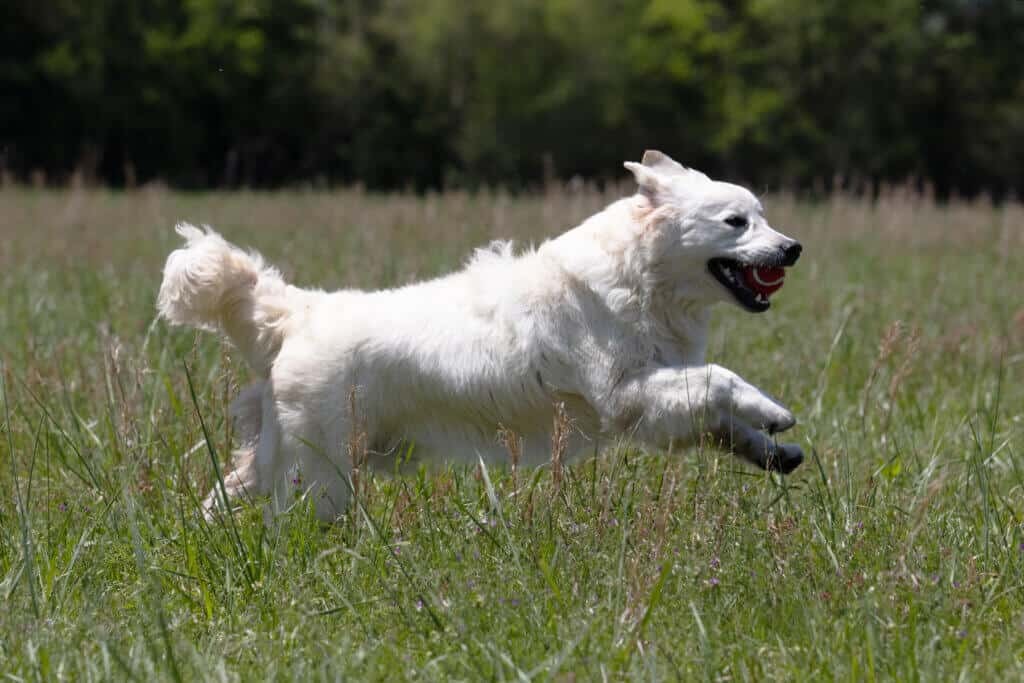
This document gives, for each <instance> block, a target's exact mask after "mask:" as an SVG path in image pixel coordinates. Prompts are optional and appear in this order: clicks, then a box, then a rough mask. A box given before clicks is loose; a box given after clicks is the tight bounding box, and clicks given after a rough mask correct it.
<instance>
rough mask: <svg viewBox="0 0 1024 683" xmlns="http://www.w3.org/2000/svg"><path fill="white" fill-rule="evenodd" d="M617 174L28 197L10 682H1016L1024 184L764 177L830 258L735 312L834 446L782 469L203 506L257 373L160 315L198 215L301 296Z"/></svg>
mask: <svg viewBox="0 0 1024 683" xmlns="http://www.w3.org/2000/svg"><path fill="white" fill-rule="evenodd" d="M615 195H616V193H615V192H612V191H609V192H608V193H605V194H603V195H602V194H600V193H598V192H596V191H593V190H587V191H583V192H577V193H570V192H563V191H552V192H550V193H548V194H545V195H543V196H537V197H527V198H514V197H509V196H505V195H501V194H484V195H476V196H474V195H466V194H453V195H444V196H430V197H425V198H418V197H413V196H373V195H369V196H368V195H363V194H360V193H356V192H339V193H331V194H322V193H319V194H318V193H303V192H286V193H275V194H210V195H183V194H174V193H168V192H164V191H160V190H146V191H140V192H138V193H133V194H114V193H106V192H91V191H85V192H83V191H78V192H71V191H68V192H59V193H58V192H33V191H27V190H5V191H3V192H0V238H2V239H0V284H2V288H3V289H2V291H3V293H4V303H3V305H2V306H0V361H2V364H3V365H2V375H0V376H2V386H0V388H2V391H0V394H2V404H0V420H2V424H3V427H4V429H3V432H2V433H0V456H2V458H0V484H2V488H3V497H2V499H0V598H2V599H3V604H4V606H5V608H4V609H3V610H0V636H2V637H0V672H2V673H5V674H9V675H11V676H13V677H15V678H23V679H33V678H44V679H50V678H65V679H69V680H89V679H95V680H101V679H102V680H108V679H111V678H113V679H135V680H147V679H150V680H152V679H160V680H164V679H170V680H175V679H180V680H195V679H197V678H209V679H218V680H219V679H225V680H238V679H245V680H249V679H255V678H259V679H264V678H267V679H282V678H283V679H300V680H313V679H330V680H335V679H338V678H341V677H353V678H359V679H387V680H393V679H396V678H424V679H428V680H437V679H449V678H456V679H463V680H487V679H511V678H519V679H522V678H524V677H525V678H543V679H547V678H551V677H554V678H557V679H559V680H572V676H575V678H576V679H577V680H600V679H605V678H608V679H615V678H620V679H621V678H627V677H628V678H641V679H652V680H661V679H672V678H678V679H684V680H692V679H702V678H706V679H719V680H741V679H742V680H762V679H765V678H770V677H779V678H796V679H842V680H868V679H872V678H885V679H893V678H895V679H903V680H913V679H927V680H934V679H948V678H954V677H960V676H963V677H967V678H973V679H977V680H994V679H1006V678H1016V677H1019V676H1020V674H1021V669H1022V668H1024V667H1022V664H1021V662H1022V657H1024V631H1022V629H1024V595H1022V585H1024V583H1022V580H1024V528H1022V514H1024V504H1022V492H1024V489H1022V484H1024V472H1022V466H1021V465H1020V463H1019V455H1020V451H1021V422H1020V421H1021V415H1022V412H1024V408H1022V406H1024V389H1022V388H1021V362H1022V360H1024V303H1022V302H1021V300H1020V292H1022V291H1024V286H1022V285H1024V278H1022V276H1021V270H1022V267H1024V249H1022V246H1024V244H1022V242H1024V237H1022V234H1021V232H1020V231H1019V226H1020V225H1021V223H1022V220H1021V219H1022V218H1024V211H1022V209H1021V208H1020V207H1019V206H1016V205H1012V206H1009V207H1005V208H993V207H990V206H985V205H973V206H972V205H967V204H954V205H951V206H936V205H933V204H931V203H930V202H927V201H923V200H916V199H914V198H912V197H909V196H902V195H900V194H899V193H893V194H891V195H887V196H885V197H883V198H882V199H881V200H880V201H879V202H877V203H876V204H869V203H867V202H864V201H860V200H853V199H848V198H841V197H840V198H836V199H834V200H832V201H829V202H824V203H818V204H808V203H802V202H798V201H795V200H793V199H792V198H789V197H785V196H776V197H768V198H766V200H765V204H766V206H767V209H768V214H769V218H770V220H771V221H772V223H773V224H774V225H775V226H776V227H778V228H780V229H782V230H784V231H785V232H787V233H788V234H791V235H793V236H794V237H798V238H799V239H800V240H801V241H802V242H803V243H804V245H805V251H804V256H803V258H802V260H801V263H800V265H799V266H798V267H797V268H796V269H794V270H793V271H792V272H791V274H790V276H789V277H788V278H787V284H786V287H785V289H784V290H783V291H782V292H781V293H780V294H779V295H778V297H777V300H778V303H777V304H776V305H775V306H773V310H772V311H771V312H770V313H769V314H767V315H765V316H750V315H745V314H742V313H740V312H739V311H738V310H735V309H730V308H725V307H722V308H721V309H720V310H719V311H718V312H717V313H716V324H715V328H714V333H713V337H712V341H711V348H710V355H711V356H712V359H713V360H714V361H716V362H720V363H722V364H724V365H726V366H727V367H730V368H731V369H734V370H736V371H737V372H739V373H740V374H741V375H743V376H744V377H746V378H747V379H749V380H750V381H752V382H754V383H755V384H757V385H759V386H761V387H763V388H764V389H766V390H767V391H769V392H771V393H773V394H775V395H777V396H779V397H780V398H781V399H783V400H784V401H785V402H786V403H787V404H788V405H789V406H790V407H791V408H792V409H793V410H794V412H795V413H796V414H797V416H798V418H799V420H800V424H799V425H798V426H797V428H796V429H795V430H794V431H793V433H792V436H791V437H787V438H792V439H795V440H797V441H799V442H800V443H801V444H803V446H804V447H805V450H806V451H807V452H808V453H809V454H810V457H809V459H808V462H806V463H805V464H804V466H803V467H802V468H801V469H800V470H798V471H797V473H796V474H794V475H793V476H790V477H789V478H787V479H785V480H783V479H779V478H776V477H771V476H766V475H764V474H763V473H760V472H756V471H754V470H752V469H750V468H748V467H747V466H745V465H743V464H742V463H740V462H738V461H735V460H732V459H730V458H728V457H726V456H723V455H721V454H719V453H717V452H713V451H706V450H701V449H694V450H690V451H686V452H683V453H670V454H665V453H644V452H640V451H637V450H635V449H630V448H628V447H626V446H623V447H619V448H615V449H611V450H609V451H608V452H605V453H603V454H600V455H598V456H597V457H590V458H584V459H582V460H578V461H576V462H575V463H573V464H572V465H571V466H570V467H567V468H566V470H565V472H564V476H563V477H562V479H561V480H560V481H558V482H555V481H554V478H553V476H552V475H553V473H552V470H551V468H548V467H545V468H540V469H536V470H519V471H518V472H516V475H515V477H514V478H513V476H512V474H511V471H510V468H509V467H508V466H502V465H491V466H489V467H488V468H487V469H482V468H453V469H448V470H442V471H440V472H426V471H420V472H418V473H416V474H413V475H405V476H401V477H398V478H392V477H388V476H383V475H382V474H380V473H378V475H377V476H375V477H373V478H372V479H371V480H369V481H368V482H367V481H364V482H362V486H361V494H360V498H359V500H360V504H359V505H357V506H355V507H354V508H353V509H352V511H351V513H350V514H349V515H348V516H347V517H346V518H345V519H344V520H343V521H342V522H341V523H340V524H338V525H336V526H333V527H330V528H325V527H322V526H320V525H319V524H318V523H317V522H316V521H315V518H314V517H313V515H312V513H311V510H310V509H309V506H308V505H307V504H306V503H307V501H305V500H304V499H303V497H302V495H301V493H302V491H301V486H297V487H296V491H295V495H294V497H293V498H292V499H290V500H286V501H276V503H277V505H279V506H281V507H285V508H287V512H285V513H283V514H281V515H279V516H277V517H273V518H270V517H265V515H264V513H263V510H262V509H260V508H258V507H253V508H249V509H247V510H245V511H244V512H243V513H242V514H240V515H239V516H237V517H236V518H234V519H233V520H224V519H221V520H218V521H217V522H213V523H207V522H205V521H203V519H202V517H201V515H199V514H198V501H199V500H200V499H201V498H202V497H203V496H204V495H205V494H206V493H207V491H208V490H209V489H210V488H211V486H212V484H213V482H214V479H215V475H214V467H213V462H214V461H216V462H218V463H223V462H224V461H225V460H226V459H227V457H228V454H229V452H230V425H228V424H227V423H226V415H227V409H226V407H227V402H228V400H229V399H230V397H231V396H232V395H233V393H234V392H235V391H237V388H238V386H239V385H241V384H244V382H245V381H246V371H245V369H244V368H243V367H242V366H241V365H240V363H239V361H238V359H237V358H235V355H234V354H233V353H232V351H231V349H230V348H229V347H227V346H225V345H223V344H222V343H221V342H220V341H219V340H217V339H216V338H215V337H213V336H211V335H198V336H197V335H194V334H192V333H190V332H187V331H180V330H169V329H168V328H167V327H166V326H164V325H163V324H162V323H154V309H153V300H154V297H155V292H156V288H157V286H158V284H159V280H160V268H161V266H162V262H163V258H164V257H165V256H166V254H167V252H168V251H169V249H171V248H172V246H173V244H174V243H175V241H176V239H175V236H174V235H173V231H172V229H171V228H172V226H173V223H174V222H175V221H177V220H182V219H187V220H190V221H194V222H197V223H203V222H208V223H211V224H213V225H215V226H216V227H217V228H218V229H219V230H221V231H222V232H224V233H225V235H226V236H228V237H229V238H230V239H232V240H233V241H235V242H237V243H240V244H243V245H247V246H253V247H256V248H258V249H260V250H261V251H262V252H263V253H264V254H265V255H266V256H267V257H268V259H269V260H271V261H272V262H274V263H275V264H277V265H279V266H281V268H282V269H283V271H284V272H285V274H286V275H287V277H288V278H289V279H290V280H292V281H294V282H296V283H298V284H303V285H316V286H325V287H340V286H362V287H376V286H386V285H391V284H399V283H404V282H407V281H409V280H412V279H416V278H423V277H429V276H432V275H435V274H439V273H442V272H445V271H446V270H449V269H451V268H454V267H457V265H458V264H459V263H460V262H461V261H462V260H463V259H464V258H465V257H466V255H467V254H468V253H469V250H470V249H471V248H472V247H474V246H478V245H480V244H483V243H486V242H487V241H489V240H491V239H495V238H499V237H516V238H518V239H519V240H520V241H521V242H523V243H529V242H531V241H533V242H537V241H539V240H541V239H543V238H544V237H545V236H548V235H552V234H555V233H557V232H560V231H562V230H564V229H566V228H568V227H571V226H572V225H574V224H576V223H577V222H578V221H579V220H581V219H582V218H584V217H586V216H587V215H589V214H590V213H592V212H594V211H595V210H597V209H599V208H600V207H601V206H602V205H603V204H604V203H606V202H607V201H609V200H610V199H611V198H613V197H614V196H615ZM189 376H191V380H192V386H193V387H194V390H195V400H193V398H192V394H191V391H190V388H189V381H188V377H189ZM200 417H201V418H202V424H203V425H205V427H206V430H207V433H208V435H209V440H207V439H206V438H205V437H204V435H203V429H202V427H201V422H200ZM496 438H498V435H496ZM391 467H392V466H391V465H389V464H387V463H384V464H382V465H379V467H378V470H379V472H380V471H383V472H389V471H390V470H391Z"/></svg>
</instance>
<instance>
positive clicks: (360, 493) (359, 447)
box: [348, 386, 369, 504]
mask: <svg viewBox="0 0 1024 683" xmlns="http://www.w3.org/2000/svg"><path fill="white" fill-rule="evenodd" d="M357 394H358V390H357V388H356V387H355V386H353V387H352V390H351V391H349V394H348V406H349V421H350V425H351V429H350V430H349V438H348V457H349V460H350V462H351V463H352V471H351V475H350V478H351V479H352V498H353V503H355V502H357V501H359V500H362V502H363V503H364V504H365V503H366V502H368V501H367V500H366V497H365V493H366V491H365V490H364V489H366V484H365V482H362V473H363V468H365V467H366V459H367V456H368V454H369V449H368V447H367V446H368V444H367V439H368V434H367V431H366V424H365V421H364V420H362V419H361V418H360V417H359V412H358V410H357V401H356V397H357Z"/></svg>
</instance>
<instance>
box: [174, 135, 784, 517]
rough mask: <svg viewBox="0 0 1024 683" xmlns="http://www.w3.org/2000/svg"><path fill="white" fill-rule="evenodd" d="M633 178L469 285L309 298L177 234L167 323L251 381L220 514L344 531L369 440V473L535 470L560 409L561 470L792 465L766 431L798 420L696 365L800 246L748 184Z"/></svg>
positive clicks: (491, 255)
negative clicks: (217, 340)
mask: <svg viewBox="0 0 1024 683" xmlns="http://www.w3.org/2000/svg"><path fill="white" fill-rule="evenodd" d="M625 166H626V168H627V169H628V170H629V171H630V172H632V174H633V176H634V177H635V178H636V181H637V184H638V191H637V193H636V194H635V195H633V196H630V197H627V198H625V199H621V200H619V201H617V202H615V203H613V204H611V205H610V206H608V207H607V208H606V209H604V210H603V211H601V212H600V213H598V214H596V215H594V216H592V217H590V218H589V219H587V220H586V221H584V222H583V223H582V224H581V225H579V226H578V227H576V228H573V229H572V230H569V231H568V232H566V233H564V234H562V235H560V236H559V237H557V238H554V239H551V240H549V241H546V242H544V243H543V244H541V246H540V247H539V248H536V249H531V250H528V251H525V252H523V253H518V254H517V253H515V252H514V251H513V249H512V247H511V245H510V244H509V243H504V242H496V243H494V244H492V245H491V246H489V247H487V248H485V249H480V250H477V251H476V252H475V254H474V255H473V256H472V257H471V258H470V259H469V261H468V262H467V264H466V265H465V267H464V268H462V269H461V270H459V271H458V272H455V273H452V274H450V275H447V276H445V277H441V278H438V279H435V280H431V281H428V282H422V283H418V284H414V285H409V286H406V287H400V288H397V289H389V290H383V291H374V292H367V291H359V290H342V291H338V292H323V291H318V290H312V289H300V288H298V287H294V286H292V285H289V284H287V283H285V282H284V280H283V279H282V277H281V275H280V273H279V272H278V271H277V270H275V269H274V268H272V267H270V266H268V265H266V264H265V263H264V261H263V259H262V258H261V257H260V256H259V255H258V254H256V253H251V252H246V251H243V250H241V249H239V248H237V247H235V246H233V245H231V244H229V243H228V242H226V241H225V240H224V239H223V238H222V237H221V236H220V235H218V234H217V233H215V232H213V231H212V230H210V229H209V228H206V229H205V230H200V229H199V228H196V227H193V226H191V225H187V224H181V225H178V227H177V231H178V233H179V234H180V235H181V236H182V237H183V238H184V239H185V241H186V244H185V246H184V247H183V248H181V249H178V250H176V251H174V252H172V253H171V255H170V256H169V257H168V259H167V263H166V266H165V267H164V273H163V284H162V285H161V287H160V293H159V297H158V309H159V312H160V314H161V316H162V317H164V318H165V319H166V320H168V321H169V322H171V323H173V324H176V325H191V326H194V327H198V328H201V329H206V330H217V331H220V332H222V333H223V334H225V335H227V337H228V338H229V339H230V340H231V341H232V342H233V344H234V345H235V346H236V347H237V348H238V350H239V352H240V353H241V354H242V355H243V356H244V357H245V359H246V361H247V362H248V364H249V365H250V366H251V367H252V370H253V371H254V373H255V374H256V375H258V377H259V380H258V381H257V382H256V383H255V384H253V385H251V386H249V387H248V388H246V389H244V390H243V391H242V393H241V395H240V396H239V397H238V399H237V400H236V401H235V402H234V404H233V413H234V415H235V416H236V424H237V425H238V428H239V431H240V433H241V434H242V435H243V437H245V439H246V443H247V444H248V447H247V448H246V449H243V451H241V453H240V456H239V461H238V462H237V463H236V468H235V469H234V471H232V472H231V473H230V474H229V475H227V476H226V477H225V479H224V485H225V486H224V490H223V491H221V490H220V489H219V487H218V488H217V489H215V490H214V491H213V492H211V494H210V496H209V497H208V498H207V500H206V502H205V503H204V505H205V506H206V509H207V512H208V513H211V512H212V511H213V509H214V508H215V507H217V505H218V503H219V502H221V501H223V502H226V499H228V498H235V497H238V496H240V495H245V494H248V495H254V496H264V495H269V496H271V497H272V498H274V499H276V500H279V501H284V500H288V499H289V497H290V493H291V492H293V491H294V490H295V483H294V482H296V481H301V482H302V485H303V486H304V487H305V489H306V490H308V491H309V494H310V495H312V496H313V500H314V501H315V506H316V513H317V516H318V517H319V518H320V519H323V520H325V521H330V520H333V519H334V518H335V517H336V516H337V515H339V514H340V513H342V512H343V511H344V510H345V509H346V506H347V505H348V503H349V499H350V490H351V489H350V482H349V480H348V476H349V474H350V472H351V468H352V458H351V456H350V453H349V445H350V444H351V442H352V440H353V438H356V437H358V438H359V439H362V440H363V443H364V444H365V446H366V448H367V450H368V452H369V453H370V456H369V459H370V462H371V465H372V462H373V461H379V460H380V459H381V458H382V457H384V456H386V455H388V454H391V455H392V457H397V456H396V454H401V455H403V456H404V455H405V454H407V453H411V457H412V458H413V460H414V461H415V460H434V461H460V460H461V461H463V462H472V463H475V462H477V460H478V459H480V458H482V459H483V460H485V461H501V460H503V459H506V458H507V457H508V455H507V451H506V450H505V447H504V446H503V445H501V444H500V443H499V441H498V439H497V438H496V434H497V433H498V431H499V430H503V431H505V432H506V433H507V432H509V431H510V432H512V433H515V434H517V435H519V439H521V442H520V443H521V446H520V449H521V456H520V457H521V462H522V463H523V464H524V465H531V464H533V465H536V464H539V463H542V462H545V461H547V460H548V459H549V457H550V454H551V450H552V432H553V429H554V428H553V424H554V415H555V411H556V407H555V406H556V405H560V406H561V410H564V413H565V415H566V416H567V417H568V419H569V421H570V424H571V426H572V428H571V430H570V434H569V436H568V443H567V445H566V448H567V454H571V453H572V452H580V451H583V450H587V451H592V450H594V449H595V448H597V447H599V446H600V445H601V444H602V443H608V441H609V440H612V439H619V438H620V437H627V438H630V439H633V440H636V441H638V442H641V443H643V444H646V445H648V446H650V447H652V448H658V449H668V448H679V447H686V446H689V445H693V444H695V443H697V442H699V441H700V440H701V439H702V437H710V438H712V439H713V440H714V441H716V442H717V443H718V444H720V445H722V446H723V447H724V448H726V449H728V450H730V451H731V452H733V453H735V454H736V455H738V456H740V457H742V458H744V459H746V460H748V461H750V462H752V463H754V464H755V465H757V466H759V467H762V468H766V469H770V470H776V471H780V472H782V473H788V472H790V471H792V470H793V469H794V468H796V467H797V466H798V465H799V464H800V463H801V462H802V461H803V452H802V451H801V449H800V447H799V446H797V445H795V444H776V443H775V441H774V439H773V438H772V437H771V436H770V435H772V434H775V433H776V432H782V431H785V430H787V429H789V428H790V427H792V426H793V424H794V423H795V419H794V417H793V414H792V413H791V412H790V411H789V410H787V409H786V408H785V407H784V406H782V405H781V404H780V403H779V402H778V401H776V400H775V399H773V398H771V397H770V396H768V395H767V394H766V393H765V392H763V391H761V390H759V389H758V388H757V387H755V386H753V385H751V384H749V383H748V382H746V381H744V380H743V379H742V378H740V377H739V375H737V374H736V373H734V372H732V371H730V370H727V369H725V368H723V367H721V366H718V365H713V364H708V363H706V362H705V360H704V355H705V347H706V340H707V335H708V324H709V321H710V308H711V306H712V305H713V304H715V303H718V302H722V301H725V302H730V303H733V304H736V305H738V306H739V307H740V308H742V309H744V310H746V311H749V312H752V313H763V312H764V311H767V310H768V308H769V307H770V306H771V303H770V297H771V295H772V294H773V293H774V292H775V291H776V290H778V288H779V287H781V286H782V283H783V278H784V275H785V270H784V269H785V268H786V267H789V266H792V265H793V264H795V263H796V261H797V258H798V257H799V256H800V250H801V246H800V244H799V243H797V242H796V241H795V240H793V239H790V238H789V237H786V236H785V235H782V234H780V233H778V232H776V231H775V230H773V229H772V228H771V227H770V226H769V225H768V222H767V220H766V219H765V215H764V209H763V208H762V206H761V203H760V202H759V201H758V200H757V198H756V197H755V196H754V195H753V194H751V193H750V192H749V191H748V190H746V189H744V188H743V187H740V186H737V185H733V184H730V183H725V182H718V181H714V180H711V179H710V178H708V177H707V176H706V175H704V174H703V173H700V172H699V171H696V170H693V169H690V168H686V167H684V166H682V165H680V164H679V163H677V162H676V161H674V160H672V159H671V158H669V157H668V156H666V155H665V154H662V153H660V152H656V151H648V152H646V153H645V154H644V156H643V161H642V162H641V163H635V162H627V163H626V164H625ZM324 248H330V245H324ZM357 430H358V434H356V431H357ZM385 469H389V468H387V467H386V468H385Z"/></svg>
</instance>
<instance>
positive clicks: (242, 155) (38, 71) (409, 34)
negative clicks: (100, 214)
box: [0, 0, 1024, 194]
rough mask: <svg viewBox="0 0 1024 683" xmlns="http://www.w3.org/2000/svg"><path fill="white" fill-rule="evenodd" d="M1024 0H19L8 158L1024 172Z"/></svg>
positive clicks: (476, 178) (10, 167) (389, 177)
mask: <svg viewBox="0 0 1024 683" xmlns="http://www.w3.org/2000/svg"><path fill="white" fill-rule="evenodd" d="M1022 54H1024V2H1020V0H926V1H925V2H921V1H920V0H873V1H872V2H851V1H850V0H817V1H814V2H811V1H804V0H719V1H712V0H500V1H498V2H481V1H479V0H233V1H227V0H146V1H145V2H142V1H132V0H89V2H79V1H77V0H5V2H4V3H2V4H0V165H2V167H3V168H4V169H5V170H6V171H7V172H8V173H11V174H14V176H15V177H20V178H23V179H24V178H27V177H29V175H31V174H32V173H33V172H36V171H42V172H43V174H45V176H46V177H47V178H49V179H51V180H52V181H54V182H61V181H62V180H66V179H67V178H68V177H69V176H70V174H72V173H73V172H75V171H76V170H77V171H79V172H81V173H82V174H84V175H85V176H86V177H88V178H90V179H94V180H96V181H98V182H103V183H109V184H112V185H115V186H118V185H123V184H131V183H134V182H144V181H147V180H150V179H155V178H159V179H163V180H166V181H167V182H170V183H172V184H174V185H177V186H182V187H222V186H226V187H235V186H243V185H244V186H255V187H267V186H276V185H280V184H288V183H296V182H309V181H313V182H321V181H323V182H330V183H351V182H362V183H364V184H366V185H367V186H369V187H371V188H394V187H415V188H421V189H422V188H428V187H434V188H436V187H446V186H473V185H479V184H503V185H506V186H511V187H523V186H531V185H536V184H538V183H540V182H543V181H544V180H545V179H547V178H550V177H557V178H567V177H571V176H575V175H581V176H584V177H588V178H597V179H601V178H611V177H618V176H620V175H621V173H620V169H621V167H620V163H621V161H622V160H623V159H632V158H637V156H638V155H639V154H640V152H641V151H642V149H643V148H644V147H648V146H657V147H660V148H663V149H665V150H666V151H670V152H671V153H673V155H674V156H676V157H677V158H679V159H681V160H684V161H685V162H686V163H689V164H692V165H695V166H699V167H701V168H702V169H705V170H707V171H709V172H711V173H716V174H723V175H726V176H729V177H731V178H734V179H742V180H745V181H748V182H752V183H755V184H757V185H759V186H761V187H789V188H807V187H813V186H815V185H816V184H817V183H824V184H825V186H826V187H827V186H828V184H830V183H833V182H836V179H840V181H841V182H845V183H854V184H856V185H857V186H858V187H863V188H866V189H870V188H871V187H873V186H876V185H877V184H878V183H885V182H902V181H905V180H907V179H912V180H917V181H918V182H921V183H930V184H933V185H934V186H935V188H936V189H937V190H938V191H939V192H940V193H941V194H946V193H949V192H961V193H966V194H973V193H977V192H981V191H987V192H993V193H996V194H1001V193H1006V192H1016V193H1019V192H1020V191H1021V190H1022V189H1024V59H1022V58H1021V55H1022Z"/></svg>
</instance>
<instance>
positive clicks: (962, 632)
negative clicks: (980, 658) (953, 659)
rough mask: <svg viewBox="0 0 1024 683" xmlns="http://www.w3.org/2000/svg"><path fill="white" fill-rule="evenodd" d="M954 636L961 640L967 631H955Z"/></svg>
mask: <svg viewBox="0 0 1024 683" xmlns="http://www.w3.org/2000/svg"><path fill="white" fill-rule="evenodd" d="M956 637H957V638H960V639H961V640H963V639H964V638H966V637H967V631H957V632H956Z"/></svg>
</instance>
